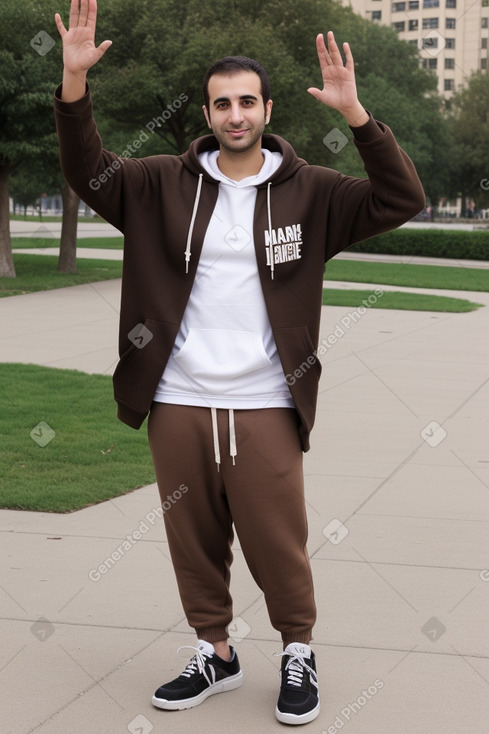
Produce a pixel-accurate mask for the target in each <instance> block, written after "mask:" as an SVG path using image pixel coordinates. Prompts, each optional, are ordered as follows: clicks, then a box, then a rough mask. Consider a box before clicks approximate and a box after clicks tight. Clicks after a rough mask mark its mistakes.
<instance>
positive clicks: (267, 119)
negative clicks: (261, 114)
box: [265, 99, 273, 125]
mask: <svg viewBox="0 0 489 734" xmlns="http://www.w3.org/2000/svg"><path fill="white" fill-rule="evenodd" d="M272 107H273V102H272V100H271V99H269V100H268V102H267V103H266V105H265V125H268V123H269V122H270V117H271V116H272Z"/></svg>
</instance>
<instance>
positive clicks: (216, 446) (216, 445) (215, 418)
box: [211, 408, 221, 471]
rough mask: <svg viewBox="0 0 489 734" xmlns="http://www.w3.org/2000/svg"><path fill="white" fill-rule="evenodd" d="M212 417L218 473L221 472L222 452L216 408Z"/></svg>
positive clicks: (212, 410) (212, 409)
mask: <svg viewBox="0 0 489 734" xmlns="http://www.w3.org/2000/svg"><path fill="white" fill-rule="evenodd" d="M211 416H212V436H213V438H214V456H215V458H216V464H217V471H219V466H220V464H221V452H220V451H219V434H218V432H217V410H216V409H215V408H211Z"/></svg>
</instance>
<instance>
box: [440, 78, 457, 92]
mask: <svg viewBox="0 0 489 734" xmlns="http://www.w3.org/2000/svg"><path fill="white" fill-rule="evenodd" d="M443 87H444V89H445V92H453V90H454V89H455V79H445V82H444V84H443Z"/></svg>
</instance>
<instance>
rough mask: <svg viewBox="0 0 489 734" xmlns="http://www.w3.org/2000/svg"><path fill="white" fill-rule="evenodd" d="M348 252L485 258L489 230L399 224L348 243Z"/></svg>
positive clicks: (472, 258)
mask: <svg viewBox="0 0 489 734" xmlns="http://www.w3.org/2000/svg"><path fill="white" fill-rule="evenodd" d="M349 249H350V252H374V253H375V252H376V253H382V254H384V255H408V256H409V255H410V256H420V257H446V258H453V259H455V260H489V230H480V231H477V230H476V231H473V232H460V231H454V230H449V229H434V228H433V229H431V228H429V227H427V228H426V229H411V228H407V227H406V228H401V229H395V230H393V231H392V232H385V233H384V234H381V235H378V236H377V237H372V238H371V239H369V240H366V241H365V242H362V243H360V244H358V245H354V246H353V247H350V248H349Z"/></svg>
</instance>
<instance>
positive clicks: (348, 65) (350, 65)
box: [343, 43, 354, 71]
mask: <svg viewBox="0 0 489 734" xmlns="http://www.w3.org/2000/svg"><path fill="white" fill-rule="evenodd" d="M343 51H344V53H345V59H346V68H347V69H348V71H353V67H354V63H353V54H352V52H351V48H350V44H349V43H344V44H343Z"/></svg>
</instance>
